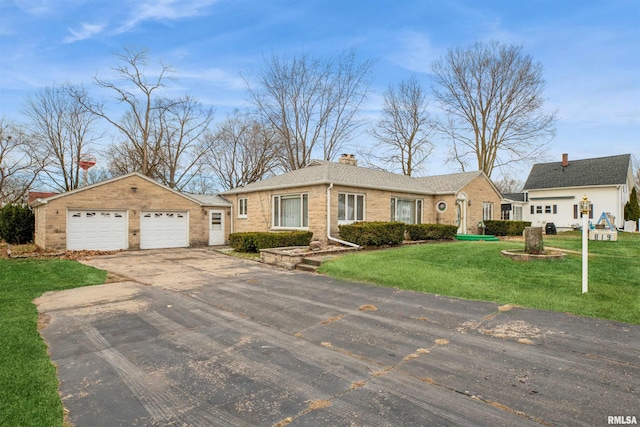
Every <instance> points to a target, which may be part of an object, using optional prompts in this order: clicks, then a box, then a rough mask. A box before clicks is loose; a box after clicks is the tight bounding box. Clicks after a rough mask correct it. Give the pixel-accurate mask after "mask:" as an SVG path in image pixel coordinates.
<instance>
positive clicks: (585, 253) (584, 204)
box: [580, 194, 591, 294]
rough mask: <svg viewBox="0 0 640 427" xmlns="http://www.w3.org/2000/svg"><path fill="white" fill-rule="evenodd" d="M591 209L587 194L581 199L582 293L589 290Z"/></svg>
mask: <svg viewBox="0 0 640 427" xmlns="http://www.w3.org/2000/svg"><path fill="white" fill-rule="evenodd" d="M589 211H591V202H590V201H589V199H587V195H586V194H585V196H584V197H583V198H582V200H580V212H582V293H583V294H584V293H587V292H588V291H589V238H588V236H589Z"/></svg>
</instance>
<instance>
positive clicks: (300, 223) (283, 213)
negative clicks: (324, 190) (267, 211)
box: [273, 194, 309, 228]
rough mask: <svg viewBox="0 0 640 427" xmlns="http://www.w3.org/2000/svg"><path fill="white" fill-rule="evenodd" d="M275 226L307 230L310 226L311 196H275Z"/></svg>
mask: <svg viewBox="0 0 640 427" xmlns="http://www.w3.org/2000/svg"><path fill="white" fill-rule="evenodd" d="M273 226H274V227H279V228H306V227H308V226H309V195H308V194H287V195H283V196H273Z"/></svg>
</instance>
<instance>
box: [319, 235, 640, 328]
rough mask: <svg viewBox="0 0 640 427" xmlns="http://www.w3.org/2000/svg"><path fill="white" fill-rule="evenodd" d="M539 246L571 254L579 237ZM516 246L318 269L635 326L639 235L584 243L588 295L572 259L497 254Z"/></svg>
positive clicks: (420, 250)
mask: <svg viewBox="0 0 640 427" xmlns="http://www.w3.org/2000/svg"><path fill="white" fill-rule="evenodd" d="M544 244H545V246H552V247H559V248H563V249H571V250H576V251H579V250H580V248H581V240H580V234H579V233H562V234H560V235H558V236H544ZM523 248H524V243H520V242H508V241H506V242H456V243H447V244H430V245H416V246H405V247H401V248H395V249H388V250H378V251H371V252H359V253H355V254H350V255H344V256H342V257H340V258H337V259H336V260H333V261H329V262H327V263H325V264H324V265H323V266H322V267H321V268H320V270H319V271H320V272H321V273H325V274H328V275H330V276H333V277H336V278H341V279H348V280H355V281H364V282H368V283H372V284H377V285H382V286H389V287H396V288H399V289H407V290H414V291H420V292H427V293H433V294H440V295H446V296H452V297H459V298H465V299H473V300H484V301H494V302H497V303H501V304H515V305H519V306H523V307H531V308H537V309H543V310H551V311H558V312H568V313H573V314H578V315H584V316H590V317H597V318H603V319H612V320H618V321H621V322H628V323H640V235H639V234H634V235H631V234H625V233H620V235H619V241H618V242H601V241H589V253H590V254H592V255H591V256H590V257H589V292H588V293H587V294H582V262H581V255H580V254H569V255H567V256H566V257H565V258H564V259H561V260H554V261H548V260H547V261H529V262H522V261H513V260H511V259H509V258H505V257H503V256H501V255H500V251H501V250H502V249H523Z"/></svg>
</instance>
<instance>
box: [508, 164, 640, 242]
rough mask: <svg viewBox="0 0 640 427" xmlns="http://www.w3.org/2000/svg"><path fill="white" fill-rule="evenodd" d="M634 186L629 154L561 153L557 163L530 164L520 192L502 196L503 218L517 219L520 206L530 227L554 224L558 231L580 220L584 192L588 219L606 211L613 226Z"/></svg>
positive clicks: (620, 219) (621, 220)
mask: <svg viewBox="0 0 640 427" xmlns="http://www.w3.org/2000/svg"><path fill="white" fill-rule="evenodd" d="M633 185H634V180H633V169H632V164H631V154H621V155H616V156H607V157H598V158H591V159H581V160H572V161H569V156H568V154H563V155H562V161H560V162H551V163H537V164H535V165H533V167H532V168H531V172H530V173H529V177H528V178H527V181H526V182H525V184H524V188H523V193H521V194H520V195H518V194H515V195H513V194H512V195H505V196H504V200H503V202H502V203H503V213H502V217H503V218H504V217H505V216H507V215H510V216H513V218H511V219H516V217H517V216H518V213H517V209H518V207H520V208H522V219H523V220H524V221H531V225H533V226H537V227H544V226H545V225H546V224H547V223H553V224H554V225H555V226H556V228H557V229H560V230H561V229H572V228H575V227H579V226H580V225H581V223H582V220H581V218H582V214H581V213H580V212H579V208H578V206H579V205H578V203H579V202H580V200H582V198H583V197H584V196H585V195H586V196H587V198H588V199H589V200H590V201H591V212H590V214H589V218H591V219H595V220H597V219H598V218H599V217H600V216H601V215H602V213H603V212H604V213H609V214H611V215H612V216H613V217H615V226H617V227H622V226H623V224H624V205H625V203H627V201H628V200H629V195H630V192H631V189H632V188H633ZM506 205H509V206H510V207H511V208H509V207H508V206H506ZM509 210H511V212H507V211H509Z"/></svg>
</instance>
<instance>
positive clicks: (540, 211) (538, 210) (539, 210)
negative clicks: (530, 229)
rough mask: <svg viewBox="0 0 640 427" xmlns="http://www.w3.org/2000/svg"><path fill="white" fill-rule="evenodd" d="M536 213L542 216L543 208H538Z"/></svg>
mask: <svg viewBox="0 0 640 427" xmlns="http://www.w3.org/2000/svg"><path fill="white" fill-rule="evenodd" d="M536 213H537V214H541V213H542V206H536Z"/></svg>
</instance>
